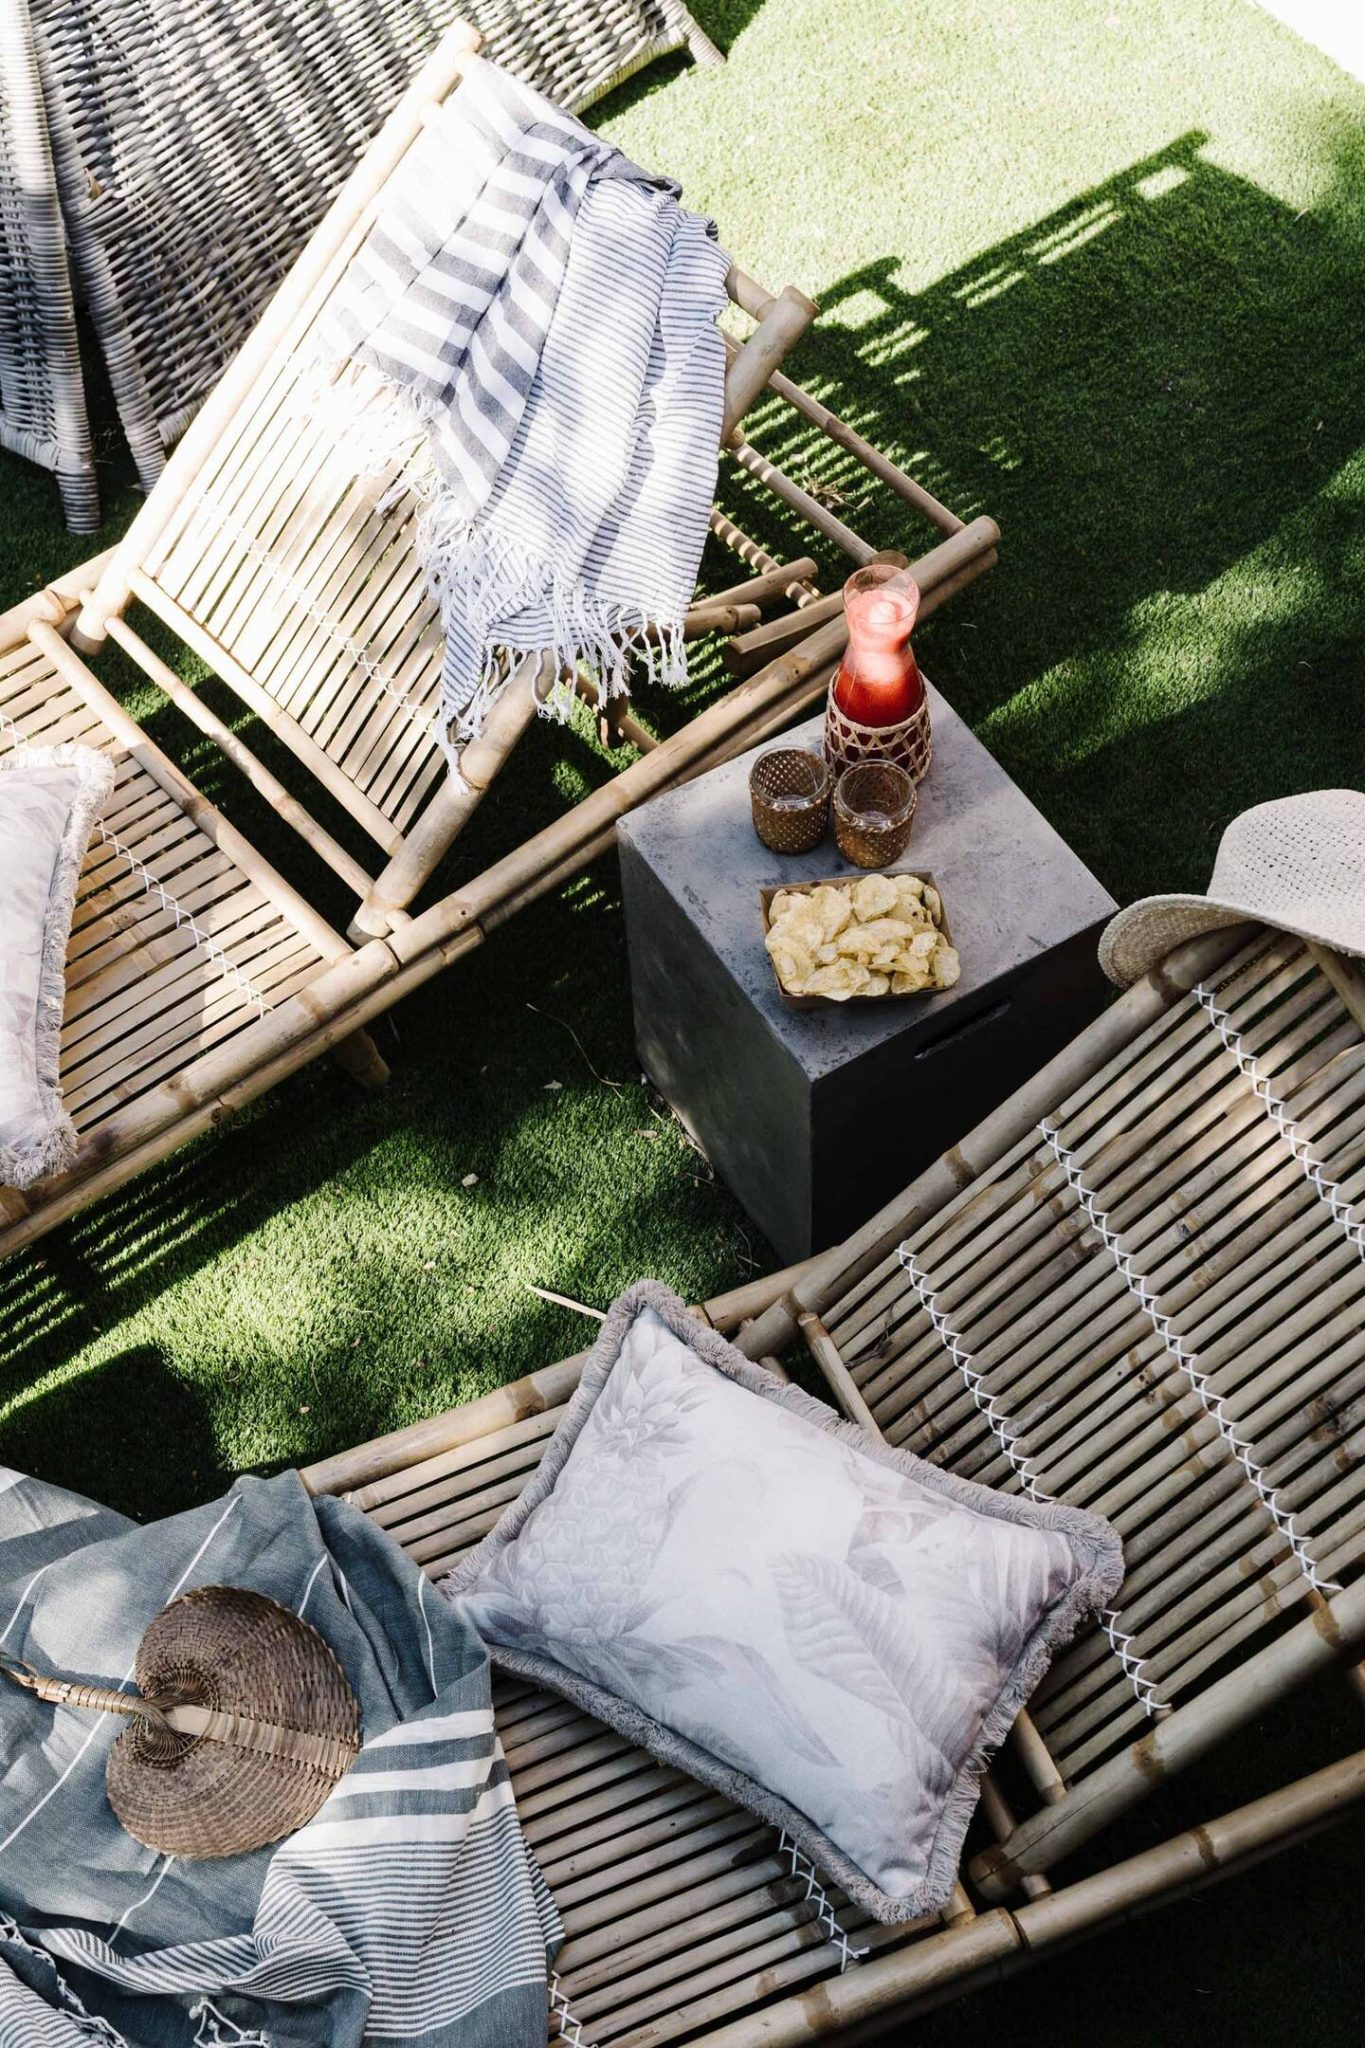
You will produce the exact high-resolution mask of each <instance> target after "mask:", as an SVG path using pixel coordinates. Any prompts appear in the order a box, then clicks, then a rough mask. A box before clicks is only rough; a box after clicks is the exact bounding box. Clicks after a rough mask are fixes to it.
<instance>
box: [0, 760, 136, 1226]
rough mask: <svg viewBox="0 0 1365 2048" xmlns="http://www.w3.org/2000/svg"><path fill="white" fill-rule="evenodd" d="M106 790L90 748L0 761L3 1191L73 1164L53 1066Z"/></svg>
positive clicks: (107, 782) (109, 770)
mask: <svg viewBox="0 0 1365 2048" xmlns="http://www.w3.org/2000/svg"><path fill="white" fill-rule="evenodd" d="M112 782H113V766H112V763H111V762H110V761H109V759H108V758H107V756H106V755H104V754H100V753H97V752H96V751H95V749H94V748H93V747H83V746H78V745H75V744H67V745H63V746H57V747H21V748H18V749H16V750H15V751H14V752H13V753H12V754H10V755H8V756H7V757H6V758H5V759H4V760H3V761H0V1187H13V1188H24V1187H28V1186H30V1185H31V1184H32V1183H33V1182H34V1181H36V1180H41V1179H42V1178H43V1177H44V1176H45V1175H47V1174H50V1173H57V1172H59V1171H60V1170H61V1169H62V1168H63V1167H64V1166H67V1165H69V1164H70V1160H71V1154H72V1150H73V1147H74V1137H73V1134H72V1129H71V1122H70V1119H69V1118H68V1116H67V1115H66V1113H65V1111H64V1110H63V1108H62V1097H61V1088H60V1085H59V1082H58V1074H57V1062H58V1052H59V1040H60V1033H61V1025H62V1005H63V1001H64V999H65V993H66V947H67V940H68V938H69V937H70V934H71V913H72V910H73V908H74V905H75V901H76V887H77V883H78V882H79V879H80V872H81V862H82V861H83V860H84V858H85V849H86V847H87V846H88V844H89V842H90V834H91V831H92V830H93V829H94V824H95V820H96V818H97V817H98V816H99V813H100V810H101V808H102V806H103V804H104V802H105V800H106V798H107V797H108V794H109V790H110V787H111V785H112Z"/></svg>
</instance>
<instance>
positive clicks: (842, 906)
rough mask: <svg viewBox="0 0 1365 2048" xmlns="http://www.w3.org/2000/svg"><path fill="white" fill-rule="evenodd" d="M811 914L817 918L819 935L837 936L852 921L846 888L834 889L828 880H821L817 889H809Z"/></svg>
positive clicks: (831, 937)
mask: <svg viewBox="0 0 1365 2048" xmlns="http://www.w3.org/2000/svg"><path fill="white" fill-rule="evenodd" d="M810 908H811V915H812V916H813V917H815V918H817V919H818V920H819V923H820V926H821V932H820V936H821V938H822V939H824V940H829V939H836V938H838V936H839V934H840V932H841V931H843V929H844V927H845V926H846V925H848V924H851V923H852V921H853V905H852V903H851V902H850V901H849V894H848V890H847V889H835V888H833V887H831V885H830V884H829V883H828V882H822V883H821V884H820V887H819V888H818V889H813V890H812V891H811V898H810Z"/></svg>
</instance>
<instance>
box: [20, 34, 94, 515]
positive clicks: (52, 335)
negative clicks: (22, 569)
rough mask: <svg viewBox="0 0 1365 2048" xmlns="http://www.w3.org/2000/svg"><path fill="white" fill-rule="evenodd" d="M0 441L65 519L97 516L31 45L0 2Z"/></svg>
mask: <svg viewBox="0 0 1365 2048" xmlns="http://www.w3.org/2000/svg"><path fill="white" fill-rule="evenodd" d="M0 448H7V449H9V450H10V452H11V453H12V454H15V455H21V456H23V457H24V458H25V459H26V460H27V461H29V462H36V463H39V464H41V465H42V467H43V468H44V469H50V470H52V471H53V473H54V474H55V475H56V478H57V482H58V487H59V489H60V491H61V498H62V509H63V511H64V512H65V514H66V520H67V524H68V525H69V526H70V527H71V528H72V530H73V531H74V532H76V533H89V532H92V531H93V530H94V528H95V527H96V526H98V524H99V495H98V492H97V490H96V486H95V461H94V453H93V449H92V447H91V441H90V422H89V419H88V418H87V416H86V406H85V386H84V383H83V382H82V378H81V364H80V353H79V350H78V348H77V342H76V311H75V305H74V303H73V299H72V291H71V272H70V266H69V263H68V260H67V247H66V237H65V232H64V229H63V226H62V215H61V208H60V205H59V204H58V200H57V181H56V173H55V171H54V168H53V162H52V144H51V138H50V136H49V134H48V126H47V117H46V113H45V110H44V106H43V93H42V83H41V80H40V78H39V75H38V53H37V50H36V48H35V46H34V42H33V37H32V34H31V32H30V27H29V19H28V13H27V10H26V7H25V5H24V0H9V4H7V5H6V6H5V7H4V8H3V9H0Z"/></svg>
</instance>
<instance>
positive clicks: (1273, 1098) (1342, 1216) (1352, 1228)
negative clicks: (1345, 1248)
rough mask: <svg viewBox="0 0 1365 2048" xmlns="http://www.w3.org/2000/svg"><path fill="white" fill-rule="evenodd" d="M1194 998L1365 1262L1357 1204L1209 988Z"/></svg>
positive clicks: (1363, 1222)
mask: <svg viewBox="0 0 1365 2048" xmlns="http://www.w3.org/2000/svg"><path fill="white" fill-rule="evenodd" d="M1194 995H1195V998H1196V1000H1197V1001H1198V1002H1200V1003H1202V1004H1203V1006H1204V1008H1205V1010H1206V1011H1207V1012H1208V1015H1209V1017H1210V1019H1211V1020H1212V1023H1213V1026H1214V1029H1215V1030H1216V1031H1217V1033H1218V1036H1219V1037H1220V1038H1221V1039H1222V1041H1223V1044H1224V1046H1225V1047H1226V1049H1227V1050H1228V1052H1230V1053H1231V1054H1232V1057H1233V1058H1234V1059H1235V1060H1236V1062H1237V1065H1238V1066H1239V1067H1240V1069H1241V1071H1242V1073H1243V1074H1244V1075H1245V1076H1246V1078H1247V1080H1248V1081H1249V1082H1250V1083H1251V1092H1252V1094H1253V1095H1254V1096H1255V1097H1256V1100H1257V1101H1258V1102H1259V1103H1260V1105H1261V1107H1262V1109H1263V1110H1264V1111H1265V1113H1266V1115H1267V1116H1268V1117H1269V1118H1270V1121H1271V1123H1272V1124H1274V1126H1275V1128H1276V1130H1277V1131H1278V1132H1279V1134H1280V1136H1281V1137H1282V1138H1283V1139H1284V1141H1285V1144H1286V1145H1287V1146H1288V1147H1289V1149H1290V1151H1291V1152H1292V1153H1293V1155H1294V1157H1295V1159H1296V1160H1297V1161H1298V1163H1299V1166H1300V1168H1301V1170H1302V1172H1303V1175H1304V1178H1305V1179H1306V1180H1307V1181H1308V1182H1309V1184H1310V1185H1311V1187H1312V1188H1313V1191H1314V1193H1315V1194H1316V1195H1317V1196H1318V1198H1319V1199H1320V1200H1321V1201H1323V1202H1325V1203H1326V1204H1327V1207H1328V1208H1329V1210H1330V1211H1331V1214H1332V1221H1333V1222H1334V1223H1335V1224H1337V1225H1338V1227H1339V1228H1340V1229H1341V1231H1342V1232H1343V1233H1344V1235H1345V1237H1346V1239H1347V1241H1348V1242H1349V1243H1350V1244H1353V1245H1354V1246H1355V1248H1356V1252H1357V1254H1358V1255H1359V1256H1360V1257H1362V1258H1365V1216H1360V1215H1358V1214H1357V1213H1356V1206H1355V1204H1354V1203H1353V1202H1350V1201H1348V1200H1347V1198H1346V1196H1345V1195H1344V1194H1343V1192H1342V1189H1341V1184H1340V1182H1339V1181H1335V1180H1333V1179H1332V1177H1331V1175H1330V1174H1329V1173H1328V1171H1327V1168H1326V1167H1325V1166H1324V1164H1323V1162H1322V1161H1321V1160H1320V1159H1319V1158H1318V1157H1317V1154H1316V1153H1315V1152H1314V1150H1313V1147H1312V1145H1311V1143H1310V1142H1309V1140H1308V1139H1307V1138H1306V1137H1305V1135H1304V1133H1303V1132H1302V1131H1301V1130H1300V1129H1299V1126H1298V1123H1297V1120H1296V1119H1295V1117H1294V1115H1293V1112H1292V1111H1291V1110H1290V1108H1289V1105H1288V1103H1287V1102H1285V1100H1284V1099H1283V1097H1282V1096H1279V1095H1277V1094H1276V1093H1275V1090H1274V1088H1273V1087H1272V1086H1271V1084H1270V1082H1269V1081H1268V1080H1267V1079H1266V1077H1265V1075H1264V1074H1263V1073H1262V1072H1261V1069H1260V1064H1259V1062H1258V1060H1257V1058H1256V1055H1255V1053H1252V1052H1248V1051H1247V1048H1246V1045H1245V1042H1244V1041H1243V1038H1242V1034H1241V1032H1240V1031H1239V1030H1238V1029H1237V1026H1236V1025H1235V1024H1234V1023H1233V1021H1232V1018H1231V1017H1230V1016H1229V1015H1228V1013H1227V1011H1226V1010H1225V1009H1224V1008H1223V1006H1222V1004H1221V1003H1220V1002H1219V1001H1218V999H1217V997H1216V996H1215V995H1214V994H1213V992H1212V990H1210V989H1207V988H1205V987H1204V985H1203V983H1202V982H1201V983H1200V984H1199V986H1198V987H1197V988H1196V989H1195V990H1194Z"/></svg>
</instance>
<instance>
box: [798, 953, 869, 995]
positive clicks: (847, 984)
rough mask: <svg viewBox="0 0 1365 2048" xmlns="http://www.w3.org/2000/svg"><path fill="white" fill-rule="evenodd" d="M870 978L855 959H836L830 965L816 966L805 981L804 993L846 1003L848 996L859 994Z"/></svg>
mask: <svg viewBox="0 0 1365 2048" xmlns="http://www.w3.org/2000/svg"><path fill="white" fill-rule="evenodd" d="M871 979H872V977H871V975H870V974H869V973H868V971H867V969H866V968H865V967H859V966H858V965H857V963H856V962H855V961H852V960H836V961H835V962H834V964H833V966H831V967H817V968H816V970H815V972H814V974H812V975H811V977H810V980H809V981H808V982H807V983H806V993H807V994H808V995H812V996H828V997H829V998H830V1000H831V1001H832V1002H836V1003H846V1002H847V1001H848V999H849V997H850V996H856V995H861V994H862V993H863V991H864V989H865V988H866V987H867V984H868V982H869V981H870V980H871Z"/></svg>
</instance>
